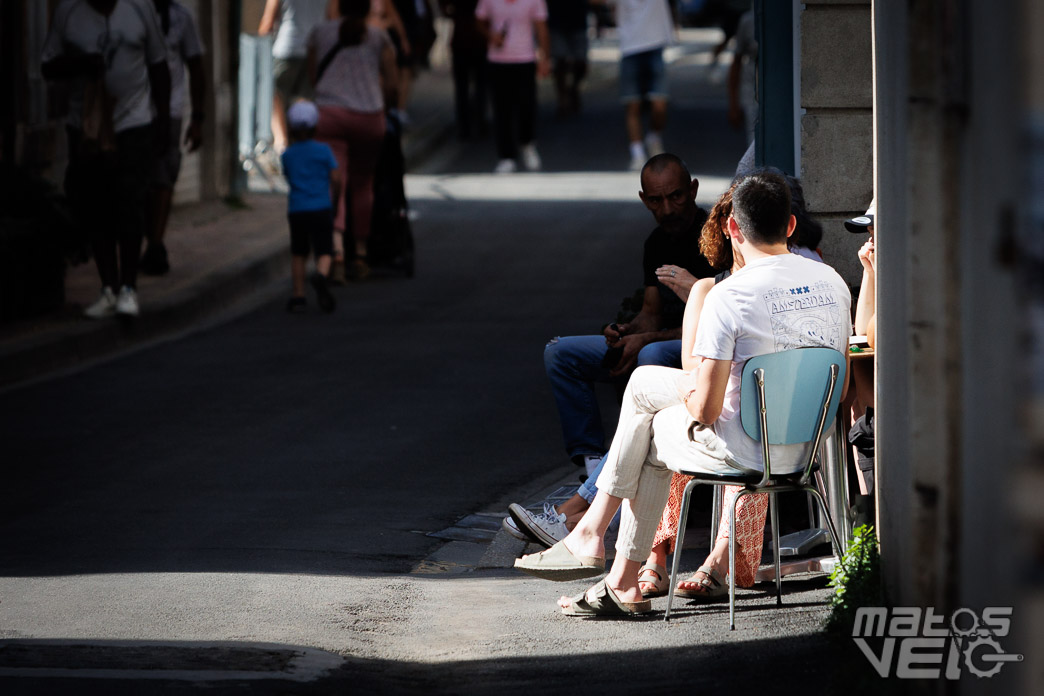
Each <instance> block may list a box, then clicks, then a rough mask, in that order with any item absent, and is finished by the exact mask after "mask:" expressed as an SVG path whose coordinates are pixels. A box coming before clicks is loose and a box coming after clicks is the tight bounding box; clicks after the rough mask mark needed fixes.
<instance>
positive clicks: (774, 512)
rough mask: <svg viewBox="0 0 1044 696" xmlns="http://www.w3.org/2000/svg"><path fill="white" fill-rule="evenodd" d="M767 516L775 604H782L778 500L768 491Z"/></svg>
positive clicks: (778, 605) (779, 605)
mask: <svg viewBox="0 0 1044 696" xmlns="http://www.w3.org/2000/svg"><path fill="white" fill-rule="evenodd" d="M769 517H770V518H771V519H772V557H773V560H774V561H775V563H776V606H777V607H781V606H783V576H782V573H781V572H780V567H779V501H778V500H777V499H776V494H775V493H769Z"/></svg>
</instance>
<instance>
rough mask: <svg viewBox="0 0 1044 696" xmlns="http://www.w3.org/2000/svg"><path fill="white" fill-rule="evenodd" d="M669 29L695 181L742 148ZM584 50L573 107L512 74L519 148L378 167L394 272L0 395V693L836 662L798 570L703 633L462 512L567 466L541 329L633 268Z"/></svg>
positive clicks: (812, 668) (833, 676)
mask: <svg viewBox="0 0 1044 696" xmlns="http://www.w3.org/2000/svg"><path fill="white" fill-rule="evenodd" d="M690 38H691V39H693V42H691V43H688V44H686V45H685V46H684V47H682V48H681V49H678V50H675V51H674V52H673V53H672V56H671V57H672V59H673V62H672V68H671V70H672V77H674V78H675V82H674V85H675V86H674V89H675V92H674V95H675V98H674V100H673V102H672V110H671V116H670V124H669V127H668V131H667V138H666V141H667V143H666V144H667V147H668V149H669V150H672V151H675V152H677V153H678V154H680V155H682V156H683V157H684V158H685V159H686V160H687V162H688V163H689V164H690V166H691V168H692V170H693V172H694V174H695V175H696V176H697V177H698V178H699V179H700V180H701V195H700V202H701V203H702V204H703V205H705V206H706V207H709V205H710V203H711V202H712V201H713V200H714V198H715V197H716V196H717V194H718V193H720V191H721V190H723V189H724V187H725V186H726V185H727V182H728V179H729V178H730V177H731V175H732V172H733V170H734V168H735V164H736V161H737V160H738V158H739V156H740V155H741V154H742V153H743V150H744V145H745V144H744V142H743V138H742V136H741V135H740V134H738V133H736V132H734V131H732V130H730V129H729V127H728V125H727V124H726V119H725V98H724V84H723V83H722V82H721V79H722V78H723V76H724V75H723V73H721V72H719V73H718V74H717V76H714V75H712V71H711V70H710V69H709V68H708V66H706V64H705V63H706V59H707V55H708V54H707V53H706V52H705V49H706V48H708V47H709V46H710V45H711V42H712V41H713V40H714V39H715V38H716V36H715V35H713V34H709V35H705V34H700V33H698V32H697V33H692V34H691V35H690ZM603 58H605V60H606V62H604V63H603V64H601V65H599V66H596V71H595V75H594V77H593V79H592V83H591V89H590V90H589V91H588V93H587V95H586V99H585V103H584V107H585V108H584V113H583V115H582V117H581V118H579V119H576V120H574V121H569V122H557V121H556V120H555V118H554V116H553V114H554V110H553V104H552V101H551V99H550V98H549V97H550V89H549V85H545V86H544V88H545V89H544V91H543V92H542V96H541V99H542V103H541V114H540V122H539V126H538V129H539V134H538V146H539V149H540V152H541V154H542V155H543V159H544V169H545V172H544V173H541V174H517V175H510V176H504V177H497V178H494V177H492V176H491V175H489V174H488V172H489V171H491V170H492V168H493V166H494V164H495V163H496V158H495V153H494V148H493V143H492V140H491V139H490V138H486V139H479V140H476V141H474V142H468V143H463V144H461V143H455V142H450V143H447V144H446V145H445V146H444V147H442V148H441V149H440V150H439V151H437V152H436V153H434V154H433V156H432V157H431V158H429V159H428V160H427V162H426V164H425V165H424V166H423V167H421V168H420V170H419V171H416V172H414V173H412V174H411V175H410V177H409V178H408V181H407V187H408V195H409V197H410V200H411V203H412V206H413V209H414V211H415V212H416V220H415V221H414V231H415V235H416V245H417V259H418V261H417V263H418V267H417V275H416V277H415V278H413V279H406V278H404V277H402V276H401V275H400V274H397V273H395V272H391V271H387V272H381V271H378V272H377V273H375V276H374V277H373V278H372V279H371V280H370V281H367V282H365V283H357V284H352V285H351V286H349V287H347V288H343V289H339V290H337V299H338V302H339V305H338V309H337V312H336V313H335V314H333V315H331V316H326V315H321V314H320V313H319V312H318V310H317V309H315V307H314V303H313V306H312V308H311V311H309V312H308V313H307V314H305V315H288V314H286V313H285V312H284V311H283V307H282V305H283V302H284V298H283V297H282V296H281V295H279V294H278V291H277V290H276V291H273V289H272V288H271V287H269V288H266V289H264V292H265V293H267V295H265V296H266V297H272V296H275V297H276V298H277V299H275V300H269V301H267V302H265V303H264V304H263V306H261V307H260V308H258V309H256V310H255V311H252V312H250V313H248V314H246V315H245V316H242V317H239V318H237V319H235V320H232V321H230V322H228V323H223V324H220V325H217V326H210V327H208V328H206V329H205V330H201V331H198V332H195V333H191V334H189V335H187V336H184V337H181V338H178V339H177V340H170V341H167V342H163V343H160V344H157V345H150V346H145V347H143V348H141V349H139V350H135V351H132V352H125V353H121V354H118V355H116V356H114V357H113V358H112V359H111V360H108V361H105V362H102V363H100V364H96V365H93V366H90V367H89V368H87V369H83V370H80V371H77V372H74V373H71V374H66V375H61V376H57V377H55V378H53V379H48V380H43V381H40V382H36V383H32V384H28V385H25V386H22V387H16V388H13V389H8V390H6V391H2V392H0V413H3V414H4V419H3V422H4V425H3V431H2V437H3V442H4V447H3V455H2V456H3V460H4V467H3V468H4V471H5V476H4V483H3V486H2V488H0V692H2V693H5V694H20V693H98V694H102V693H106V694H108V693H127V694H136V693H151V692H154V691H163V692H166V693H180V692H182V691H195V690H196V689H197V688H198V689H205V690H206V691H207V693H226V692H228V693H231V692H233V691H234V692H235V693H243V692H244V690H250V691H251V692H253V691H257V692H260V693H273V694H274V693H294V694H297V693H333V692H336V693H343V692H348V691H353V690H358V691H362V690H367V691H375V692H378V693H467V694H483V693H493V692H498V693H499V692H504V691H506V692H509V693H519V692H522V691H523V690H524V689H533V690H540V691H543V690H545V689H558V688H561V689H562V690H564V691H565V692H567V693H636V692H639V691H643V690H651V691H653V692H656V691H659V692H663V693H674V692H679V691H681V690H683V689H684V690H686V691H692V690H700V689H703V688H706V689H709V688H714V689H716V690H717V691H722V690H724V689H726V688H727V690H728V691H729V692H730V693H734V694H735V693H755V692H757V693H761V692H762V691H764V689H765V686H766V682H767V679H768V678H767V676H766V670H767V669H773V668H782V667H784V666H789V667H790V668H791V669H794V668H795V667H794V666H795V665H797V668H796V669H797V670H798V677H799V678H798V679H796V680H795V681H794V682H793V686H792V688H793V690H798V689H799V688H800V690H802V691H805V690H807V687H808V686H809V685H810V684H815V685H816V686H817V687H818V688H820V689H822V690H824V692H826V693H832V692H836V691H837V690H838V689H839V688H840V684H841V683H842V682H843V681H844V680H845V678H846V675H847V674H848V673H847V672H846V671H845V670H847V669H848V668H845V670H842V669H841V668H839V667H838V664H839V663H838V662H837V661H838V660H843V659H845V656H846V655H847V653H845V652H844V651H843V648H844V646H838V645H837V644H836V643H834V642H832V640H831V639H830V638H828V637H827V636H825V635H823V634H822V633H820V632H819V626H820V625H821V622H822V620H823V618H824V616H825V614H826V605H825V602H826V599H827V597H828V593H829V590H828V589H826V580H825V578H824V577H823V576H821V575H820V576H798V577H795V578H792V579H788V580H787V581H786V583H785V591H784V592H785V594H784V601H785V605H786V606H785V609H783V610H778V609H776V608H775V606H774V598H773V597H771V596H770V595H769V593H768V589H767V587H763V586H759V587H757V588H755V589H754V590H750V591H745V592H743V593H742V594H741V597H742V600H741V605H740V611H739V614H738V624H739V625H738V629H739V630H737V631H736V632H733V633H730V632H729V631H728V622H727V615H726V614H725V613H723V612H724V611H725V609H724V607H722V606H711V607H702V606H696V605H691V606H686V605H685V604H684V603H681V608H680V611H679V612H678V620H677V621H672V622H671V623H670V624H669V625H668V624H664V623H663V622H662V621H661V620H660V619H662V609H663V607H664V605H665V600H657V603H656V604H655V605H654V606H655V608H656V609H657V613H655V614H653V615H652V617H651V618H650V619H648V620H640V621H632V622H605V621H578V620H570V619H566V618H565V617H562V616H560V615H558V614H557V613H556V611H555V607H554V601H555V599H556V598H557V597H558V595H559V594H562V593H568V594H575V593H576V592H578V591H580V590H581V589H583V587H584V586H585V583H583V582H573V583H563V584H561V585H555V584H552V583H547V582H541V581H538V580H535V579H532V578H529V577H528V576H523V575H521V574H519V573H516V572H515V571H513V570H511V569H509V568H508V567H507V566H508V565H509V562H510V559H511V558H513V557H514V554H517V553H518V552H520V551H521V548H522V547H521V545H520V544H517V545H515V544H514V542H513V541H512V540H511V539H510V538H507V537H506V535H504V534H499V535H496V536H494V535H493V532H495V531H496V530H497V529H498V525H499V515H501V514H503V512H502V511H503V510H504V508H505V507H506V505H507V503H509V502H511V501H516V500H517V501H530V500H535V499H536V498H538V497H539V496H541V495H543V494H545V493H546V492H548V491H550V490H553V489H554V488H556V487H557V486H558V485H559V484H560V483H562V482H563V481H564V480H571V481H572V482H573V483H575V479H576V476H575V474H576V472H577V470H576V469H575V468H573V467H572V466H571V465H570V464H569V463H568V461H567V459H566V457H565V455H564V452H563V451H562V446H561V439H560V433H559V430H558V423H557V417H556V414H555V411H554V406H553V403H552V400H551V396H550V392H549V389H548V387H547V383H546V379H545V377H544V372H543V363H542V359H541V353H542V348H543V346H544V344H545V342H546V341H547V340H548V339H549V338H551V337H553V336H555V335H557V334H562V335H568V334H576V333H592V332H596V331H597V330H598V329H599V327H600V326H601V325H602V324H603V323H604V322H606V321H610V320H612V319H613V318H614V315H615V312H616V309H617V307H618V304H619V301H620V299H622V298H623V297H624V296H627V295H630V294H631V293H632V292H633V291H634V290H635V289H636V288H637V287H639V286H640V284H641V274H640V267H639V259H640V253H641V245H642V241H643V239H644V237H645V235H646V234H647V233H648V231H649V230H650V229H651V228H652V226H653V223H652V218H651V216H650V215H649V213H648V212H647V211H646V210H645V209H644V208H643V206H642V205H641V203H640V202H639V201H638V197H637V190H638V180H637V174H635V173H632V172H627V171H625V168H626V165H627V150H626V143H625V138H624V135H623V123H622V112H621V109H620V107H619V106H618V105H617V103H616V96H615V81H613V80H612V79H610V78H612V76H613V75H614V74H615V73H614V68H613V67H612V60H611V58H612V55H611V52H609V51H608V49H606V53H605V54H604V55H603ZM446 98H447V99H448V98H449V95H448V94H447V95H446ZM272 224H273V225H284V224H285V222H284V220H283V218H282V217H281V215H280V216H279V217H277V218H276V219H273V220H272ZM146 311H147V306H146ZM606 396H607V397H610V396H611V395H610V394H608V393H607V394H606ZM700 558H701V556H700V551H699V550H696V549H694V550H692V551H690V552H689V553H688V554H687V555H686V567H687V568H694V567H695V564H696V562H697V561H698V560H700ZM755 661H757V662H758V664H759V667H757V668H756V669H752V668H751V666H752V664H754V663H755ZM859 666H860V667H861V666H862V665H861V664H860V665H859ZM779 686H780V688H781V689H782V690H783V691H789V690H790V688H791V687H788V686H787V684H782V685H779ZM832 686H833V687H836V688H833V689H832V688H831V687H832ZM879 687H880V684H879V683H878V684H877V685H875V691H876V692H878V693H879V692H880V688H879ZM226 690H227V691H226ZM849 690H851V689H849Z"/></svg>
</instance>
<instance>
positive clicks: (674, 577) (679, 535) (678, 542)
mask: <svg viewBox="0 0 1044 696" xmlns="http://www.w3.org/2000/svg"><path fill="white" fill-rule="evenodd" d="M697 485H698V482H697V481H689V482H688V483H687V484H686V485H685V490H684V491H683V492H682V504H681V510H680V511H679V512H678V531H677V532H676V533H675V535H674V558H673V559H672V561H671V576H670V577H669V578H668V583H667V584H668V585H669V586H670V588H669V589H668V590H667V611H665V612H664V613H663V620H664V621H667V620H668V619H670V618H671V605H672V604H673V603H674V588H675V586H676V585H677V584H678V566H679V565H680V564H681V554H682V544H683V543H684V542H685V520H686V518H688V516H689V500H690V498H691V494H692V489H693V488H695V487H696V486H697Z"/></svg>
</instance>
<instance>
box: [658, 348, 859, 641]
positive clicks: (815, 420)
mask: <svg viewBox="0 0 1044 696" xmlns="http://www.w3.org/2000/svg"><path fill="white" fill-rule="evenodd" d="M844 379H845V356H844V354H842V353H840V352H839V351H836V350H834V349H832V348H798V349H794V350H787V351H782V352H779V353H769V354H767V355H760V356H758V357H755V358H751V359H750V360H748V361H747V364H746V365H745V366H744V368H743V381H742V384H741V391H740V418H741V421H742V424H743V430H744V431H745V432H746V433H747V435H749V436H750V437H751V438H752V439H753V440H755V441H756V442H760V443H761V450H762V456H763V458H764V464H765V469H764V472H763V473H762V474H761V475H760V476H759V475H757V474H749V475H747V474H741V473H737V474H735V475H731V474H728V475H712V474H706V473H703V472H699V471H691V470H686V468H685V463H679V465H678V467H677V468H676V467H675V466H674V464H675V463H674V462H671V463H670V465H669V466H670V468H671V469H672V470H674V471H677V472H679V473H682V474H686V475H689V476H693V477H694V478H693V480H692V481H690V482H689V484H688V485H686V486H685V492H684V494H683V495H682V505H681V513H680V514H679V516H678V535H677V541H676V542H675V551H674V561H673V565H672V568H671V583H670V591H669V592H668V595H667V612H666V613H665V614H664V620H665V621H666V620H668V619H669V618H670V615H671V605H672V603H673V602H674V589H675V587H676V585H677V577H678V564H679V561H680V559H681V549H682V544H683V542H684V537H685V518H686V517H687V516H688V513H689V499H690V496H691V493H692V490H693V488H695V487H696V486H698V485H700V484H708V485H711V486H742V487H743V490H742V491H740V493H739V494H738V495H737V496H736V498H735V500H733V503H732V507H731V509H730V511H729V521H730V526H729V528H730V529H735V528H736V503H737V502H738V501H739V499H740V498H742V497H743V496H745V495H753V494H755V493H768V494H769V496H770V497H769V516H770V518H771V522H772V541H773V544H772V550H773V555H774V556H775V563H776V604H777V606H782V604H783V597H782V587H781V578H780V563H779V520H778V512H777V509H776V494H777V493H782V492H786V491H806V492H807V493H809V494H810V495H811V496H812V497H814V498H815V500H816V502H817V503H818V504H819V507H820V509H821V510H822V511H823V517H824V519H825V520H826V523H827V526H828V528H829V530H830V537H831V541H832V542H833V544H834V553H835V554H837V556H838V558H840V557H841V551H842V547H841V542H840V540H839V538H838V536H837V530H836V529H835V528H834V523H833V521H832V520H831V519H830V512H829V510H828V509H827V506H826V503H825V502H824V500H823V496H822V494H821V493H820V492H819V490H818V488H816V486H815V485H814V484H813V483H811V482H810V479H811V478H812V473H813V463H814V462H815V456H816V452H817V451H818V450H819V445H820V442H821V441H822V438H823V429H824V427H825V426H826V424H827V423H829V422H832V420H833V419H834V417H835V415H836V413H837V407H838V403H839V402H840V400H841V391H842V390H841V385H843V384H844ZM766 385H767V386H766ZM696 425H697V424H696V423H693V425H692V426H690V428H689V439H690V440H691V439H692V432H693V429H694V428H695V427H696ZM762 433H767V434H768V435H767V437H763V436H762ZM799 443H811V446H810V447H809V449H808V456H807V457H806V461H805V463H804V466H803V467H802V468H801V469H800V470H799V471H797V472H794V473H785V474H774V473H773V472H772V463H771V458H770V455H769V445H790V444H799ZM715 514H717V511H715ZM716 522H717V520H715V525H714V526H715V527H716V526H717V525H716ZM713 543H714V537H713V536H712V537H711V544H712V545H713ZM735 577H736V535H735V534H734V533H733V534H730V535H729V578H728V583H729V628H730V629H735V628H736V583H735Z"/></svg>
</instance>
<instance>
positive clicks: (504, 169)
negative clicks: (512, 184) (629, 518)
mask: <svg viewBox="0 0 1044 696" xmlns="http://www.w3.org/2000/svg"><path fill="white" fill-rule="evenodd" d="M517 168H518V167H517V166H516V165H515V160H513V159H502V160H500V161H499V162H497V166H496V167H494V168H493V173H494V174H511V173H512V172H514V171H515V170H516V169H517Z"/></svg>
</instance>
